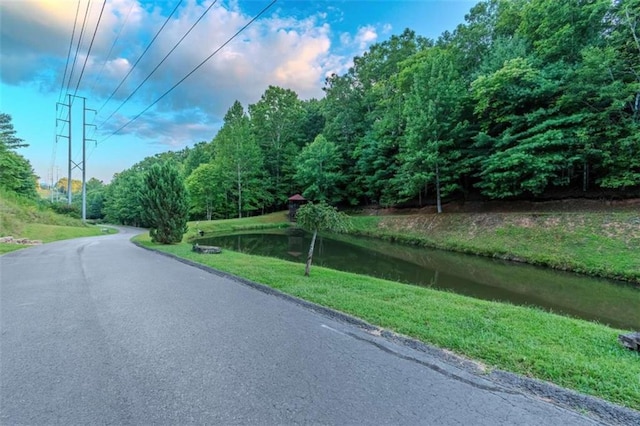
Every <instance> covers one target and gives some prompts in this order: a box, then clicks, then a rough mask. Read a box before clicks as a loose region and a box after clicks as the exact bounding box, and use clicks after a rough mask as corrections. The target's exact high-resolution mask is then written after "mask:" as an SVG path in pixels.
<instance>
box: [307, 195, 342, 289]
mask: <svg viewBox="0 0 640 426" xmlns="http://www.w3.org/2000/svg"><path fill="white" fill-rule="evenodd" d="M296 223H297V224H298V226H299V227H301V228H302V229H305V230H307V231H309V232H312V233H313V235H312V236H311V244H310V246H309V253H308V255H307V263H306V266H305V268H304V275H305V276H307V277H308V276H309V272H310V270H311V262H312V261H313V251H314V248H315V245H316V238H317V236H318V231H333V232H343V231H345V230H346V229H347V227H348V224H349V222H348V218H347V216H346V215H345V214H344V213H340V212H338V210H336V208H335V207H331V206H329V205H327V204H326V203H324V202H320V203H317V204H314V203H307V204H305V205H304V206H302V207H300V208H299V209H298V212H297V213H296Z"/></svg>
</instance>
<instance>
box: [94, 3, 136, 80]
mask: <svg viewBox="0 0 640 426" xmlns="http://www.w3.org/2000/svg"><path fill="white" fill-rule="evenodd" d="M135 4H136V3H134V2H131V6H129V11H128V12H127V16H126V17H125V18H124V22H123V23H122V26H121V27H120V29H119V30H118V34H116V38H115V39H114V40H113V43H112V44H111V48H110V49H109V53H107V56H106V58H105V60H104V62H103V63H102V67H101V68H100V72H98V74H97V75H96V78H95V80H94V81H93V85H92V86H91V89H90V90H89V91H93V89H94V88H95V87H96V84H98V81H100V78H101V77H102V72H103V71H104V68H105V67H106V65H107V62H109V59H110V58H111V53H113V48H114V47H115V46H116V43H117V42H118V40H119V39H120V34H122V30H124V27H126V26H127V22H129V16H130V15H131V11H132V10H133V6H134V5H135Z"/></svg>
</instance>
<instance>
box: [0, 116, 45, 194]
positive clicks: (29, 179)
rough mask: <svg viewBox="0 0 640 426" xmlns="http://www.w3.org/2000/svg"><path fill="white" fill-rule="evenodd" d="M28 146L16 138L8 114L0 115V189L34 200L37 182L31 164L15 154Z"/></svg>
mask: <svg viewBox="0 0 640 426" xmlns="http://www.w3.org/2000/svg"><path fill="white" fill-rule="evenodd" d="M27 146H29V144H27V143H25V142H24V141H23V140H22V139H20V138H18V137H17V136H16V130H15V129H14V128H13V123H11V116H10V115H9V114H5V113H0V188H2V189H5V190H8V191H12V192H15V193H17V194H21V195H24V196H27V197H31V198H36V197H37V196H38V193H37V190H36V188H37V182H36V176H35V175H34V174H33V169H32V168H31V163H30V162H29V160H27V159H26V158H24V157H23V156H22V155H20V154H18V153H16V152H15V150H16V149H18V148H23V147H27Z"/></svg>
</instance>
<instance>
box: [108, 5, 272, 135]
mask: <svg viewBox="0 0 640 426" xmlns="http://www.w3.org/2000/svg"><path fill="white" fill-rule="evenodd" d="M277 1H278V0H272V1H271V3H269V4H268V5H267V6H266V7H265V8H263V9H262V10H261V11H260V12H259V13H258V14H257V15H256V16H255V17H254V18H253V19H251V20H250V21H249V22H248V23H247V24H245V25H244V26H243V27H242V28H240V29H239V30H238V31H237V32H236V33H235V34H234V35H233V36H231V38H229V39H228V40H227V41H225V42H224V43H223V44H222V45H221V46H220V47H218V48H217V49H216V50H214V51H213V53H211V54H210V55H209V56H207V57H206V58H205V59H204V60H203V61H202V62H200V64H198V66H196V67H195V68H194V69H193V70H191V71H190V72H189V73H187V75H185V76H184V77H182V79H181V80H180V81H178V82H177V83H176V84H174V85H173V86H172V87H171V88H170V89H169V90H167V91H166V92H164V93H163V94H162V96H160V97H159V98H158V99H156V100H155V101H153V103H151V104H150V105H149V106H148V107H146V108H145V109H143V110H142V111H141V112H140V113H139V114H138V115H136V116H135V117H133V118H132V119H131V120H129V121H128V122H127V123H125V124H124V125H123V126H122V127H120V128H119V129H118V130H116V131H115V132H113V133H111V134H110V135H109V136H107V137H106V138H104V139H103V140H101V141H100V143H102V142H104V141H106V140H107V139H109V138H110V137H112V136H114V135H116V134H117V133H119V132H120V131H122V130H123V129H124V128H125V127H127V126H128V125H129V124H131V123H133V122H134V121H136V120H137V119H138V118H139V117H140V116H141V115H142V114H144V113H145V112H147V111H148V110H149V109H150V108H151V107H153V106H154V105H155V104H157V103H158V102H160V100H162V99H163V98H164V97H165V96H167V95H168V94H169V93H171V92H172V91H173V90H174V89H175V88H176V87H178V86H179V85H180V84H182V82H184V81H185V80H186V79H187V78H189V77H190V76H191V75H192V74H193V73H194V72H196V71H197V70H198V69H200V67H202V66H203V65H204V64H205V63H206V62H207V61H209V60H210V59H211V58H212V57H213V56H215V55H216V53H218V52H219V51H220V50H222V49H223V48H224V47H225V46H226V45H228V44H229V43H231V41H233V39H235V38H236V37H237V36H238V35H240V33H242V32H243V31H244V30H245V29H246V28H247V27H249V25H251V24H252V23H253V22H254V21H256V20H257V19H258V18H259V17H260V16H262V15H263V14H264V13H265V12H266V11H267V10H269V9H270V8H271V7H272V6H273V5H274V4H275V3H276V2H277ZM103 124H104V123H103Z"/></svg>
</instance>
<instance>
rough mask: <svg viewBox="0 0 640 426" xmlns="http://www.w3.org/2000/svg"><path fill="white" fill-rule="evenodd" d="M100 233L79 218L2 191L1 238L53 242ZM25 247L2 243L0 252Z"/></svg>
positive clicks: (45, 204) (0, 190)
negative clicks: (61, 213)
mask: <svg viewBox="0 0 640 426" xmlns="http://www.w3.org/2000/svg"><path fill="white" fill-rule="evenodd" d="M100 234H102V232H101V231H100V229H98V228H96V227H92V226H87V225H85V224H83V223H82V221H80V220H79V219H74V218H71V217H69V216H66V215H64V216H63V215H59V214H57V213H54V212H53V211H52V209H50V208H49V205H48V203H47V202H44V201H38V200H36V199H33V198H30V197H25V196H24V195H19V194H16V193H15V192H10V191H7V190H3V189H0V236H12V237H14V238H28V239H31V240H40V241H43V242H51V241H57V240H62V239H68V238H77V237H88V236H91V235H100ZM24 247H25V246H23V245H19V244H7V243H0V253H7V252H9V251H14V250H18V249H20V248H24Z"/></svg>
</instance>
